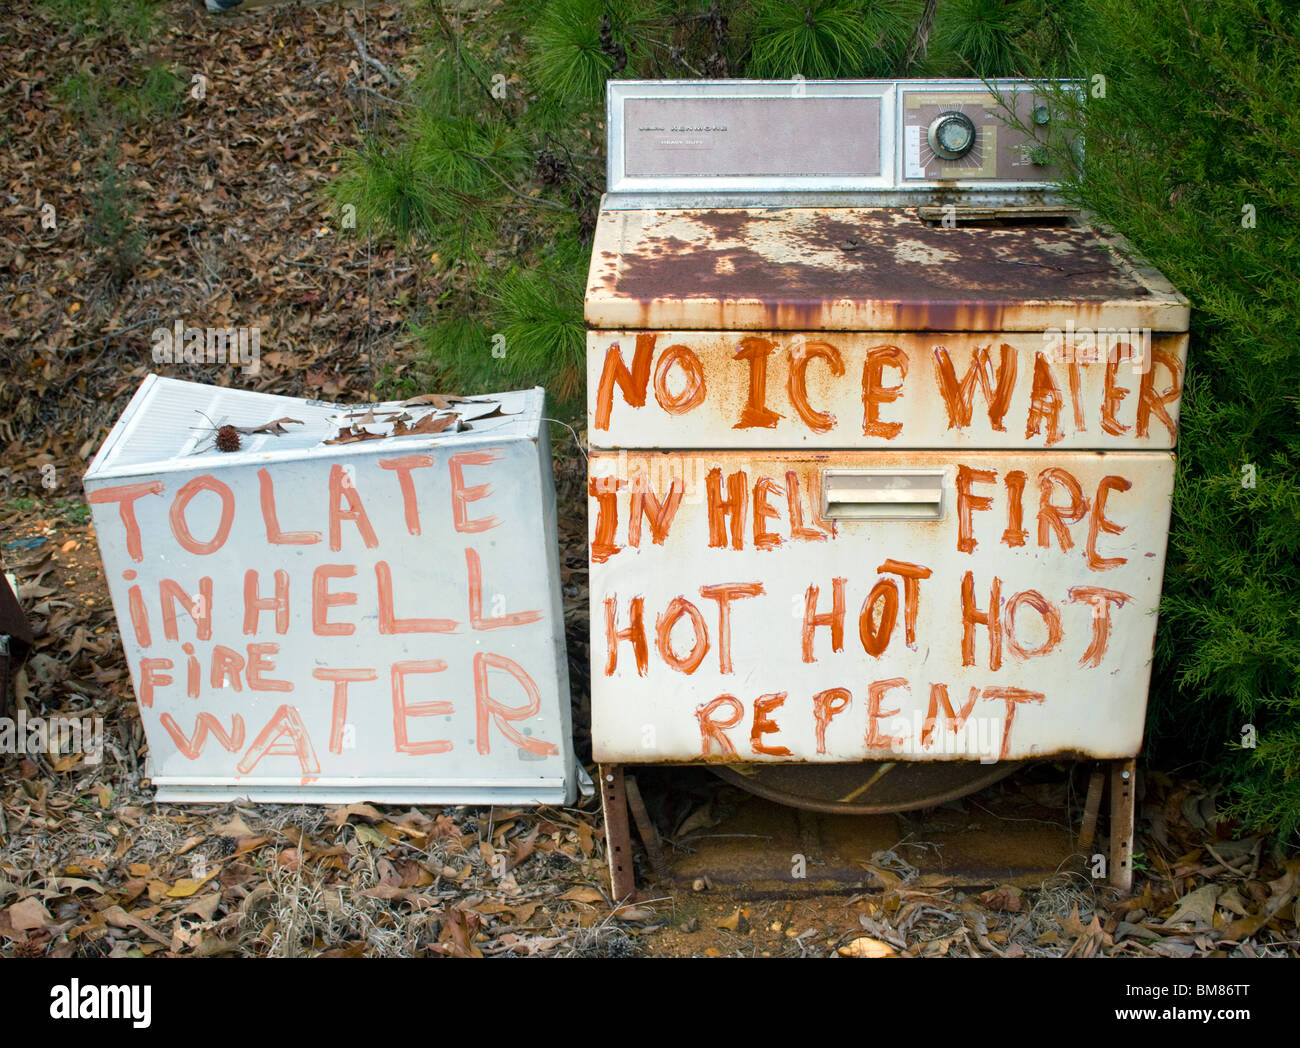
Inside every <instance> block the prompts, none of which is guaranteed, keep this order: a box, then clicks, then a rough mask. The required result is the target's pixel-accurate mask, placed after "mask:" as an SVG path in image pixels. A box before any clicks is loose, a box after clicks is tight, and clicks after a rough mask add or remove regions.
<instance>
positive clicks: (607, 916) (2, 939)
mask: <svg viewBox="0 0 1300 1048" xmlns="http://www.w3.org/2000/svg"><path fill="white" fill-rule="evenodd" d="M46 6H47V5H43V4H41V3H38V2H36V0H17V2H15V3H13V4H10V5H9V7H8V10H7V18H6V21H7V23H8V27H7V28H5V29H4V30H3V32H2V33H0V61H2V62H3V64H4V67H5V68H6V69H7V70H8V71H9V74H10V75H9V77H8V78H7V80H8V83H7V85H5V86H4V87H3V88H0V101H2V102H3V105H4V108H5V112H6V114H7V117H6V129H5V132H4V134H5V142H4V149H3V150H0V154H2V156H0V194H2V195H0V212H2V213H3V215H4V217H5V219H6V222H5V224H4V227H3V233H2V234H0V236H3V240H4V250H3V251H2V252H0V270H3V271H4V272H5V273H6V280H5V283H4V286H2V287H0V302H2V303H3V306H4V311H3V314H0V342H2V343H3V345H4V347H5V352H6V356H7V363H8V364H9V366H8V367H7V368H6V369H4V370H3V372H2V373H0V448H3V458H2V459H0V566H2V567H3V570H4V571H5V572H7V573H9V574H11V575H12V576H13V578H14V580H15V582H16V585H17V592H18V595H19V597H20V599H21V601H22V603H23V605H24V607H25V608H26V610H27V611H28V614H29V616H30V618H31V620H32V624H33V627H34V629H35V632H36V636H37V643H36V648H35V652H34V654H33V655H32V657H31V658H30V659H29V661H28V662H27V664H26V665H25V667H24V668H23V670H22V671H21V673H20V674H19V676H18V679H17V687H16V692H17V700H18V702H19V704H20V707H21V708H22V709H23V710H24V712H25V713H26V715H28V716H48V715H53V714H60V715H64V716H68V715H72V714H80V715H84V716H98V717H102V718H103V720H104V723H105V727H106V735H107V745H106V748H105V752H104V754H103V759H102V761H101V762H99V763H97V764H92V763H90V762H88V761H87V760H86V759H85V757H84V756H83V755H82V754H77V753H71V754H62V755H60V754H17V753H14V754H8V755H4V756H2V757H0V953H3V954H4V955H7V956H28V957H35V956H103V955H107V956H149V955H154V956H212V955H223V954H238V955H248V956H267V955H270V956H302V955H330V956H399V955H400V956H445V955H450V956H480V955H546V956H595V957H619V956H632V955H642V954H648V955H651V956H738V955H739V956H873V955H890V954H903V955H912V956H916V955H926V956H929V955H943V954H952V955H962V956H966V955H979V956H995V955H996V956H1011V957H1016V956H1031V955H1051V956H1060V955H1075V956H1078V955H1083V956H1088V955H1093V954H1131V955H1152V956H1190V955H1193V954H1202V955H1246V956H1257V955H1284V954H1291V955H1295V954H1296V953H1297V952H1300V947H1298V945H1297V933H1296V918H1297V891H1298V890H1300V864H1298V863H1297V862H1296V861H1295V860H1293V859H1289V858H1288V857H1286V856H1285V855H1283V854H1282V853H1281V851H1280V850H1279V849H1278V848H1276V847H1275V845H1274V844H1273V842H1271V841H1270V840H1267V839H1265V838H1261V837H1259V836H1245V835H1243V834H1242V833H1241V832H1240V830H1239V828H1238V827H1236V826H1234V825H1232V824H1230V823H1226V822H1224V821H1222V820H1220V819H1218V818H1217V817H1216V816H1215V814H1214V795H1213V791H1212V790H1210V789H1208V788H1206V787H1203V786H1201V785H1200V784H1197V783H1195V782H1188V781H1180V780H1177V779H1174V778H1170V777H1168V776H1166V775H1162V774H1161V773H1159V772H1158V771H1148V772H1147V773H1146V774H1145V776H1144V784H1145V786H1144V797H1143V803H1142V810H1141V822H1140V826H1139V843H1138V846H1137V852H1138V854H1139V856H1140V861H1139V872H1138V876H1137V884H1136V890H1135V892H1134V894H1133V896H1132V897H1131V898H1129V899H1119V898H1117V897H1115V896H1114V895H1113V893H1108V892H1107V891H1106V890H1104V889H1101V888H1098V887H1097V886H1096V885H1095V884H1094V882H1093V881H1091V880H1090V879H1089V878H1088V877H1086V876H1084V875H1083V873H1082V871H1081V870H1080V869H1074V868H1070V869H1063V870H1062V871H1060V872H1059V873H1056V874H1053V875H1052V876H1050V877H1046V878H1044V879H1043V880H1041V881H1040V882H1039V883H1037V884H1036V885H1031V886H1029V887H1018V886H1013V885H1011V884H1004V883H999V882H997V881H996V880H994V881H990V882H989V883H985V884H978V885H968V886H966V887H964V888H960V889H958V888H954V887H944V886H942V885H933V884H928V883H926V881H925V879H924V877H923V876H922V871H921V869H920V867H919V866H918V865H916V864H915V863H913V862H911V861H909V860H907V859H906V858H905V857H903V856H902V855H901V853H899V852H898V851H896V850H894V849H890V848H885V849H882V850H880V851H879V852H877V853H875V854H873V855H872V856H871V857H870V861H868V862H866V863H864V864H862V870H861V875H860V877H859V878H858V879H857V881H856V882H853V881H850V882H849V883H841V884H839V885H838V886H837V887H836V888H835V889H834V891H825V892H822V893H820V894H818V893H817V892H816V890H814V891H812V892H811V893H810V892H806V891H794V890H791V891H787V892H767V893H766V894H765V893H763V892H759V891H756V890H752V889H749V888H746V887H743V886H735V885H731V886H727V885H721V884H714V883H712V882H711V881H710V880H708V879H707V877H690V878H687V879H685V880H683V881H682V882H680V883H674V884H657V883H655V882H654V880H653V878H652V877H650V876H649V871H648V869H647V868H644V867H643V869H642V884H643V886H644V887H645V889H646V890H645V891H644V892H643V897H642V898H641V899H640V900H638V901H636V902H634V903H630V904H627V905H623V906H621V907H615V905H614V903H615V902H617V900H612V899H610V898H609V879H608V873H607V868H606V863H605V858H604V840H603V829H602V826H601V819H600V815H599V811H598V809H597V807H596V805H595V803H594V802H588V803H586V804H585V805H580V806H578V807H575V808H572V809H565V810H553V809H541V810H537V811H534V810H520V809H503V808H492V809H488V808H483V809H473V808H449V809H438V808H431V807H421V808H413V809H409V810H406V811H403V810H400V809H398V808H393V807H386V808H382V809H381V808H376V807H372V806H370V805H362V804H356V805H350V806H347V807H346V808H344V807H333V808H326V807H320V806H293V805H280V806H275V805H242V804H229V805H221V806H215V807H214V806H176V805H155V804H154V803H153V802H152V790H151V788H150V786H149V784H148V782H147V780H146V779H145V777H144V772H145V757H146V753H147V746H146V742H145V739H144V734H143V731H142V729H141V725H140V720H139V714H138V710H137V708H136V705H135V699H134V696H133V694H132V690H131V684H130V680H129V676H128V671H127V666H126V663H125V660H124V658H123V655H122V650H121V647H120V644H119V638H118V632H117V624H116V622H115V619H114V615H113V609H112V606H111V603H110V600H109V596H108V591H107V588H106V586H105V582H104V577H103V571H102V567H101V564H100V560H99V553H98V549H97V547H96V542H95V535H94V531H93V528H92V526H91V524H90V521H89V514H88V512H87V508H86V505H85V503H84V500H83V496H82V491H81V485H80V477H81V474H82V472H83V471H84V469H85V467H86V465H87V464H88V462H89V460H90V457H91V456H92V455H93V454H94V451H95V450H96V448H97V447H98V446H99V443H100V442H101V441H102V439H103V437H104V436H105V434H106V433H107V430H108V427H109V426H110V425H111V423H112V421H113V420H114V419H115V418H116V416H117V415H118V414H119V413H120V411H121V410H122V408H123V407H124V406H125V403H126V400H127V399H128V398H129V396H130V394H131V393H132V392H133V391H134V389H135V388H136V386H137V385H138V384H139V382H140V380H141V379H142V378H143V377H144V375H145V374H146V373H147V372H148V371H149V370H150V369H151V367H152V363H151V361H150V359H149V354H148V346H149V343H148V340H147V339H146V338H145V332H146V331H148V330H149V328H150V327H151V326H153V323H154V322H156V320H157V318H159V317H166V318H172V317H185V316H187V315H197V314H199V313H202V314H203V315H204V316H208V317H211V318H213V319H212V320H211V321H210V322H211V323H231V324H235V323H236V320H235V318H242V319H241V320H240V321H239V322H240V323H247V322H248V318H254V319H256V320H257V322H259V323H260V324H262V326H263V327H264V328H265V329H266V330H268V331H270V332H274V339H273V345H272V348H270V350H269V351H268V352H266V353H265V354H264V356H263V369H262V374H261V375H260V376H258V377H257V378H255V379H251V380H245V379H241V377H240V376H238V375H233V374H224V375H221V376H219V377H218V378H217V379H215V380H216V381H220V382H223V383H230V382H232V381H236V382H242V381H248V382H250V383H251V386H252V388H255V389H259V390H263V391H269V392H277V393H285V394H288V395H295V396H327V397H329V398H331V399H339V400H349V399H355V400H365V399H369V398H371V397H372V396H374V395H375V393H376V391H377V390H380V389H385V388H393V386H392V384H398V383H401V382H403V381H407V380H409V381H410V382H413V383H415V384H416V386H417V387H418V388H420V389H421V390H424V389H426V388H427V387H426V386H425V385H424V383H427V382H428V381H430V379H429V374H428V371H427V368H428V365H427V363H422V362H420V361H418V360H417V359H415V358H414V356H413V354H412V351H411V349H410V348H409V346H407V345H405V344H404V342H403V340H402V325H403V322H404V310H405V309H406V307H407V305H408V304H409V303H410V302H411V301H413V300H414V299H415V297H417V296H421V297H422V296H431V295H436V294H437V293H438V287H437V286H436V283H435V282H434V281H433V279H432V278H431V277H430V276H429V269H428V265H427V262H428V260H423V259H420V258H419V257H407V256H403V255H400V254H398V253H396V252H394V251H393V250H392V249H389V248H382V247H380V246H379V245H374V246H373V248H371V249H366V247H365V246H364V245H360V246H359V245H358V244H357V243H356V242H355V241H346V240H343V239H342V238H340V237H337V236H335V235H334V234H333V233H332V232H331V231H330V228H329V227H328V225H327V224H326V223H325V222H324V220H323V218H322V210H321V209H322V205H321V203H320V200H319V196H318V188H319V186H320V185H321V184H322V183H323V182H325V181H326V180H328V179H329V178H330V177H331V175H332V174H333V173H334V172H336V171H337V169H338V162H339V158H340V157H341V156H342V154H343V151H344V150H345V149H347V148H349V147H350V146H352V145H354V144H355V143H356V142H357V139H358V133H359V129H360V128H361V127H362V126H363V125H364V123H365V122H366V121H367V120H370V119H372V118H373V116H374V114H373V112H372V111H371V110H370V109H368V105H369V102H368V101H367V99H368V98H370V97H371V95H370V93H372V92H381V93H382V92H384V91H386V90H388V87H387V85H386V83H385V79H384V77H383V76H382V75H381V74H380V73H379V72H377V71H376V70H374V69H373V68H372V67H370V66H368V65H366V64H365V63H364V62H362V61H361V60H360V59H359V56H358V53H357V51H356V48H355V47H354V44H353V42H352V41H351V39H350V37H349V35H348V34H347V32H346V31H345V27H357V28H358V29H360V28H361V27H360V23H359V22H357V18H358V15H357V12H356V11H355V10H353V9H347V10H343V9H339V8H323V7H316V6H306V7H302V6H290V7H284V8H274V9H271V10H268V11H262V12H257V13H253V14H249V15H247V16H244V17H242V18H236V19H229V20H226V21H224V22H222V23H221V25H220V27H219V29H217V28H213V25H212V23H210V22H209V21H207V20H205V18H204V16H202V15H201V14H200V12H199V10H198V5H192V4H189V3H184V2H181V0H176V2H171V3H167V4H165V5H163V6H165V7H166V8H167V10H168V12H169V14H170V15H171V16H172V17H171V19H170V21H169V23H168V26H169V27H168V28H167V29H166V30H165V31H164V32H163V34H162V35H161V37H160V38H159V39H156V40H152V41H150V42H149V43H148V44H147V45H132V44H127V43H120V42H119V43H114V42H112V41H109V42H108V43H107V44H106V43H105V41H104V40H102V39H96V38H94V37H93V36H81V35H79V34H78V33H77V32H76V31H75V30H72V29H68V28H66V27H64V28H60V27H59V26H58V25H56V24H54V23H53V22H52V21H51V20H50V17H49V16H48V14H47V11H46ZM369 19H370V20H369V23H368V25H367V26H366V27H365V31H366V43H367V47H368V49H369V52H370V53H371V54H372V55H375V56H378V57H379V58H380V59H381V60H382V61H383V62H384V63H385V64H386V65H387V66H388V67H389V68H391V69H393V70H398V71H401V70H402V69H403V66H404V63H407V62H410V61H413V48H414V45H415V43H416V33H415V32H414V30H413V28H412V27H410V26H408V25H407V24H405V23H404V22H403V19H402V15H401V13H400V12H399V11H398V10H397V9H387V8H382V7H380V8H375V7H374V6H372V7H371V8H370V10H369ZM153 58H158V59H160V60H164V61H166V62H171V63H174V64H175V65H176V66H177V67H179V68H181V69H183V70H185V71H186V72H187V73H188V72H202V73H204V75H206V76H208V77H209V81H210V84H211V94H210V95H209V100H208V101H207V103H206V104H203V105H191V104H189V103H186V105H185V106H184V107H183V108H182V109H181V110H180V111H179V112H176V113H174V114H170V115H169V116H168V117H167V118H166V119H165V120H154V121H150V120H145V121H136V122H134V123H132V122H129V121H128V122H127V123H126V124H124V125H123V126H120V127H115V128H114V129H113V130H112V132H111V134H109V133H108V132H107V131H106V130H105V129H104V128H102V127H97V125H96V124H95V123H94V119H93V118H87V120H88V121H89V122H87V120H80V121H79V119H78V118H77V117H76V115H75V113H74V109H75V106H76V99H77V97H78V96H77V95H76V93H75V92H74V91H71V89H69V88H68V87H67V85H68V83H69V82H70V78H74V77H76V76H77V75H79V73H78V71H81V72H82V73H84V72H85V71H86V70H90V71H92V72H93V73H94V74H95V75H96V76H97V77H99V78H100V79H101V80H103V79H104V78H108V79H109V80H111V78H112V76H114V75H116V74H119V73H120V76H121V79H122V82H123V83H126V82H128V81H129V80H130V77H131V76H132V75H134V74H133V73H132V72H131V71H132V70H134V69H137V68H138V67H139V64H140V63H141V62H142V61H146V60H150V59H153ZM235 71H237V72H238V77H237V83H236V78H235V77H234V72H235ZM101 101H102V100H101ZM110 139H112V141H113V142H114V143H115V146H114V148H115V149H116V153H115V154H114V156H115V157H116V159H115V160H113V161H112V162H113V163H115V164H117V165H118V167H119V169H120V170H122V171H125V172H127V177H128V182H129V184H128V185H127V186H126V188H125V192H127V193H128V195H129V196H130V198H131V199H132V200H133V201H134V203H133V204H132V206H133V207H134V208H136V209H137V211H138V217H139V221H140V223H142V225H143V229H144V232H145V239H144V246H143V250H142V258H141V260H140V264H139V265H138V267H137V268H136V271H135V272H134V274H133V275H132V276H131V277H130V278H129V279H127V280H125V281H122V280H121V279H119V278H118V277H117V276H115V274H114V270H113V265H114V262H113V257H112V252H111V251H108V253H107V254H106V249H105V248H104V246H103V244H102V242H101V243H100V244H99V245H98V246H96V242H94V239H93V237H92V235H91V234H92V226H93V222H94V218H95V215H94V207H95V206H97V205H95V204H94V200H95V199H98V198H97V197H96V193H100V196H101V197H102V189H103V183H102V178H101V177H100V176H99V175H96V174H95V172H97V171H100V170H102V165H103V164H104V163H105V162H106V158H107V157H109V153H107V152H106V149H107V148H108V146H107V145H106V143H108V142H109V140H110ZM97 179H99V181H96V180H97ZM46 203H51V204H53V205H54V208H55V213H56V214H57V216H58V219H57V227H56V228H55V229H54V230H50V229H46V228H44V227H43V226H42V223H41V214H42V211H41V207H42V205H43V204H46ZM503 250H504V251H508V250H509V245H505V246H504V247H503ZM171 373H173V374H175V375H176V376H177V377H182V378H200V379H202V380H204V381H214V378H213V376H212V375H211V374H207V373H198V372H196V373H193V374H190V373H187V369H186V368H185V367H184V366H179V367H176V368H173V369H172V372H171ZM385 383H389V384H390V385H389V386H385V385H384V384H385ZM466 392H468V391H466ZM556 449H557V451H556V468H557V487H558V490H559V497H560V499H561V513H560V520H561V545H562V572H563V579H562V585H563V592H564V597H565V623H566V628H567V633H568V640H569V652H570V670H571V677H572V681H573V686H574V712H575V718H576V722H577V723H578V724H579V725H585V723H587V720H586V718H587V713H588V708H587V682H588V673H589V666H588V651H587V644H586V636H587V611H586V603H587V590H586V546H585V543H586V533H587V529H586V522H585V513H586V499H585V497H584V490H583V484H582V479H583V476H584V471H583V468H582V465H581V460H580V458H579V457H578V455H577V452H576V451H575V450H573V448H572V447H571V445H569V444H568V443H567V439H566V442H564V443H557V444H556ZM580 730H581V729H580ZM577 741H578V751H579V756H580V757H584V756H588V755H589V746H588V745H587V743H586V741H585V740H584V739H583V738H582V737H581V735H580V737H579V739H578V740H577ZM657 789H659V788H652V789H648V791H647V794H648V795H647V799H648V801H650V802H651V803H652V808H653V809H654V810H655V812H656V813H657V815H658V816H659V818H658V824H659V829H660V832H661V833H662V834H663V836H664V838H665V841H666V843H667V845H668V846H669V848H670V850H671V851H672V852H673V853H674V854H676V853H678V852H681V853H682V854H687V853H689V852H690V850H691V845H692V841H696V840H697V838H700V837H701V836H702V835H703V834H706V833H707V831H708V829H709V828H710V826H711V825H712V823H711V821H710V820H708V819H702V818H700V817H699V813H700V812H701V811H710V810H712V809H713V806H716V805H717V804H718V803H719V801H718V798H719V796H724V797H725V796H726V794H723V793H720V792H719V791H722V790H725V789H726V787H723V786H722V785H721V784H720V783H714V784H713V785H711V786H710V785H708V784H707V783H705V784H699V783H697V784H696V785H694V786H693V787H692V789H691V790H690V791H685V792H684V793H682V794H681V795H680V796H675V797H674V798H673V800H674V802H675V803H674V804H673V805H665V804H664V803H662V797H663V794H662V791H660V792H655V790H657Z"/></svg>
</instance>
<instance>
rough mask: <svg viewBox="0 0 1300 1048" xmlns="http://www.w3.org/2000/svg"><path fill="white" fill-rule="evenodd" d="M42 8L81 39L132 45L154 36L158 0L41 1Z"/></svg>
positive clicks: (61, 25)
mask: <svg viewBox="0 0 1300 1048" xmlns="http://www.w3.org/2000/svg"><path fill="white" fill-rule="evenodd" d="M40 6H41V7H42V8H43V9H44V10H45V12H46V13H47V14H48V15H50V17H51V18H53V19H54V21H55V22H56V23H58V24H59V26H60V27H61V28H64V29H70V30H71V31H72V32H73V34H74V35H76V36H78V37H97V36H105V35H110V36H119V37H124V38H126V39H127V40H129V41H139V40H147V39H148V38H149V37H151V36H152V35H153V31H154V27H155V24H156V19H157V12H158V4H157V3H156V2H155V0H40Z"/></svg>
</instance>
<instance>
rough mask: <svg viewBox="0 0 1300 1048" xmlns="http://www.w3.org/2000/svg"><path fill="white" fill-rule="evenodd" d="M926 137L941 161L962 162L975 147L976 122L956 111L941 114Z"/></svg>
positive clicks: (931, 125)
mask: <svg viewBox="0 0 1300 1048" xmlns="http://www.w3.org/2000/svg"><path fill="white" fill-rule="evenodd" d="M926 137H927V139H928V140H929V142H930V148H931V149H932V150H934V155H935V156H937V157H939V158H940V159H941V160H960V159H961V158H962V157H964V156H965V155H966V154H967V153H969V152H970V151H971V148H972V147H973V146H974V145H975V122H974V121H973V120H971V118H970V117H968V116H967V115H966V114H965V113H959V112H957V111H955V110H953V111H950V112H947V113H940V114H939V115H938V116H937V117H935V118H934V119H933V120H932V121H931V122H930V129H929V131H928V132H927V134H926Z"/></svg>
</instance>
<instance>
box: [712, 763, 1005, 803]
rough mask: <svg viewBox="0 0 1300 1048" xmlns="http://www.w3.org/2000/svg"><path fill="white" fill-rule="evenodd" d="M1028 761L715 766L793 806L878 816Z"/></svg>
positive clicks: (966, 790)
mask: <svg viewBox="0 0 1300 1048" xmlns="http://www.w3.org/2000/svg"><path fill="white" fill-rule="evenodd" d="M1024 764H1025V762H1024V761H999V762H996V763H993V764H977V763H974V762H971V761H866V762H863V763H859V764H745V765H726V766H718V767H714V768H713V769H712V770H713V771H714V772H716V773H717V774H718V775H719V776H720V777H721V778H723V779H725V780H726V781H727V782H730V783H732V784H733V785H736V786H739V787H740V788H741V789H744V790H747V791H749V792H750V793H753V794H755V795H756V796H759V797H763V798H765V799H767V800H770V801H776V802H777V803H778V804H787V805H789V806H790V807H792V808H804V809H806V810H808V811H820V812H829V813H831V814H836V815H880V814H884V813H886V812H895V811H912V810H914V809H916V808H933V807H935V806H937V805H940V804H944V803H946V802H948V801H953V800H956V799H957V798H958V797H965V796H966V795H967V794H971V793H978V792H979V791H980V790H982V789H984V787H986V786H991V785H992V784H993V783H995V782H997V781H998V780H999V779H1003V778H1006V776H1008V775H1010V774H1011V773H1012V772H1013V771H1015V770H1016V769H1017V768H1020V767H1023V766H1024Z"/></svg>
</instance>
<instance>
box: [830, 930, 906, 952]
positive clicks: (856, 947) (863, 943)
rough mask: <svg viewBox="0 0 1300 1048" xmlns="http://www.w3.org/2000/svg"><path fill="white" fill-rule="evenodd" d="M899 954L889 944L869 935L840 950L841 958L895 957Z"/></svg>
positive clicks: (860, 937)
mask: <svg viewBox="0 0 1300 1048" xmlns="http://www.w3.org/2000/svg"><path fill="white" fill-rule="evenodd" d="M897 952H898V951H897V950H895V949H894V948H893V947H892V946H890V945H889V943H887V942H881V941H880V940H879V939H873V938H871V937H870V936H868V935H862V936H859V937H858V938H856V939H854V940H853V941H852V942H850V943H848V944H846V945H844V946H841V947H840V948H839V954H840V956H841V957H893V956H895V955H896V954H897Z"/></svg>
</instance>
